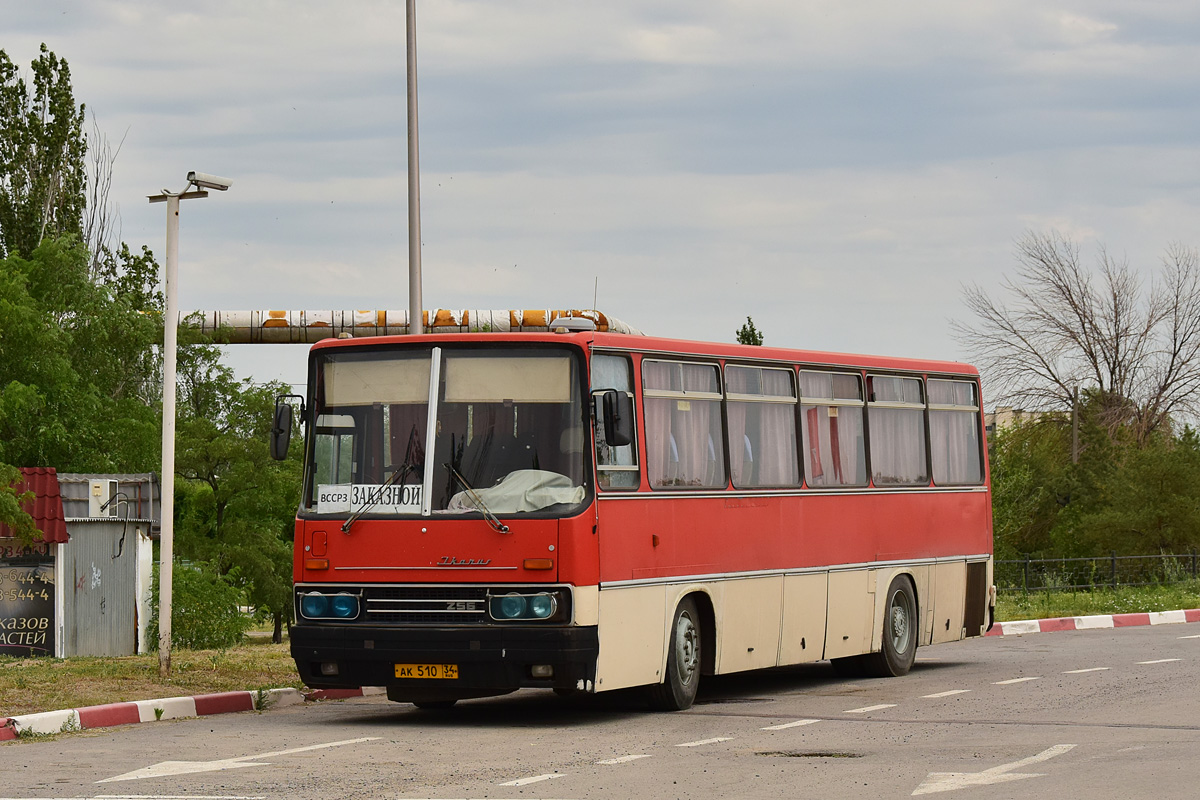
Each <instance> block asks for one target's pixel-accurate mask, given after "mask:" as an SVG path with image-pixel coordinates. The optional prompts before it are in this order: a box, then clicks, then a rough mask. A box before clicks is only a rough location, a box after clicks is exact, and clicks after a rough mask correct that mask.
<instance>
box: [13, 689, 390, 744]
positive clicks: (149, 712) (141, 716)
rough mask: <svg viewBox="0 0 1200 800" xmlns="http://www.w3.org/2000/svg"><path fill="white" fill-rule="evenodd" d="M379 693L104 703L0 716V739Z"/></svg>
mask: <svg viewBox="0 0 1200 800" xmlns="http://www.w3.org/2000/svg"><path fill="white" fill-rule="evenodd" d="M384 691H385V690H384V689H383V688H382V687H376V686H365V687H363V688H361V689H317V690H314V691H308V692H303V693H302V692H301V691H300V690H299V689H264V690H263V691H261V692H221V693H220V694H201V695H196V696H194V697H166V698H161V699H158V700H135V701H132V702H128V703H108V704H107V705H102V706H88V707H87V708H70V709H65V710H63V711H42V712H40V713H37V714H24V715H21V716H17V717H9V718H7V719H0V742H2V741H6V740H8V739H16V738H17V737H18V736H20V735H21V734H22V733H39V734H44V733H65V732H67V731H79V730H86V729H88V728H109V727H112V726H113V725H130V724H133V723H138V722H156V721H158V720H164V719H180V718H182V717H206V716H209V715H210V714H228V713H230V712H233V711H266V710H268V709H271V708H283V707H284V706H294V705H299V704H301V703H303V702H304V701H305V700H339V699H342V698H346V697H362V696H363V695H372V694H383V693H384Z"/></svg>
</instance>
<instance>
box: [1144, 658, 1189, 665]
mask: <svg viewBox="0 0 1200 800" xmlns="http://www.w3.org/2000/svg"><path fill="white" fill-rule="evenodd" d="M1182 660H1183V659H1181V658H1159V659H1156V660H1154V661H1139V662H1138V663H1139V664H1167V663H1169V662H1171V661H1182Z"/></svg>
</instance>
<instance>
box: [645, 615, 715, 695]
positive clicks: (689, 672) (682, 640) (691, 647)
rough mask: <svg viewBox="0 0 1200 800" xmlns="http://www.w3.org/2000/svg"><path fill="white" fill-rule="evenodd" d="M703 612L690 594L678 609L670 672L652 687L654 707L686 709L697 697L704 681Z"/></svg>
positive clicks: (671, 641) (669, 657) (670, 648)
mask: <svg viewBox="0 0 1200 800" xmlns="http://www.w3.org/2000/svg"><path fill="white" fill-rule="evenodd" d="M701 647H702V641H701V637H700V615H699V613H698V612H697V610H696V601H695V600H693V599H692V598H690V597H688V598H685V599H684V600H683V602H681V603H680V604H679V607H678V608H676V609H675V619H674V620H673V621H672V623H671V634H670V638H668V640H667V674H666V676H665V677H664V679H663V682H662V683H659V684H656V685H654V686H650V687H648V692H647V696H648V699H649V701H650V707H651V708H653V709H655V710H657V711H682V710H684V709H685V708H689V707H690V706H691V705H692V702H693V701H694V700H695V699H696V689H697V688H698V687H699V685H700V652H701V650H700V648H701Z"/></svg>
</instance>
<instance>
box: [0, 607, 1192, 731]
mask: <svg viewBox="0 0 1200 800" xmlns="http://www.w3.org/2000/svg"><path fill="white" fill-rule="evenodd" d="M1180 622H1200V608H1192V609H1186V610H1182V611H1150V612H1144V613H1140V614H1098V615H1095V616H1089V617H1059V618H1057V619H1023V620H1017V621H1014V622H997V623H996V624H995V625H993V626H992V629H991V630H990V631H988V632H987V635H988V636H1019V635H1023V634H1027V633H1050V632H1052V631H1082V630H1089V629H1097V628H1132V627H1135V626H1138V625H1171V624H1176V623H1180ZM384 691H385V690H384V689H383V688H382V687H379V686H364V687H363V688H361V689H316V690H312V691H308V692H304V693H301V692H300V690H298V689H267V690H264V691H262V692H222V693H220V694H202V695H196V696H195V697H168V698H165V699H160V700H135V701H133V702H129V703H109V704H108V705H103V706H89V707H87V708H73V709H67V710H64V711H43V712H41V713H38V714H25V715H23V716H18V717H10V718H8V719H0V742H2V741H6V740H8V739H16V738H17V737H18V736H19V735H20V734H22V733H26V732H28V733H42V734H44V733H63V732H66V731H78V730H86V729H88V728H108V727H111V726H113V725H129V724H132V723H137V722H155V721H157V720H164V719H179V718H181V717H204V716H208V715H210V714H227V713H229V712H232V711H255V710H258V711H265V710H267V709H270V708H282V707H284V706H293V705H298V704H300V703H303V702H304V701H306V700H340V699H343V698H348V697H363V696H364V695H376V694H383V693H384Z"/></svg>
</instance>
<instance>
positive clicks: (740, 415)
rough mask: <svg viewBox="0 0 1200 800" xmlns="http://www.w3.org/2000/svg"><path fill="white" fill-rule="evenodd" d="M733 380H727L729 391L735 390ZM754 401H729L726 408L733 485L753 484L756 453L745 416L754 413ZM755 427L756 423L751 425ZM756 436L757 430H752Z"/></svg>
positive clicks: (756, 449)
mask: <svg viewBox="0 0 1200 800" xmlns="http://www.w3.org/2000/svg"><path fill="white" fill-rule="evenodd" d="M735 383H736V381H735V380H732V379H731V380H730V381H729V391H730V392H737V391H739V389H738V388H736V387H735ZM755 405H756V404H755V403H743V402H735V401H732V400H731V401H730V402H729V403H728V404H727V406H726V410H727V413H728V416H729V474H730V475H731V476H733V485H734V486H753V485H754V459H755V457H756V456H757V455H758V448H756V446H755V440H754V439H752V438H751V436H750V430H748V429H747V426H746V420H747V417H749V416H750V415H752V414H753V413H754V406H755ZM751 427H752V428H755V429H756V428H757V425H752V426H751ZM754 433H755V436H756V437H757V430H754Z"/></svg>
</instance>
